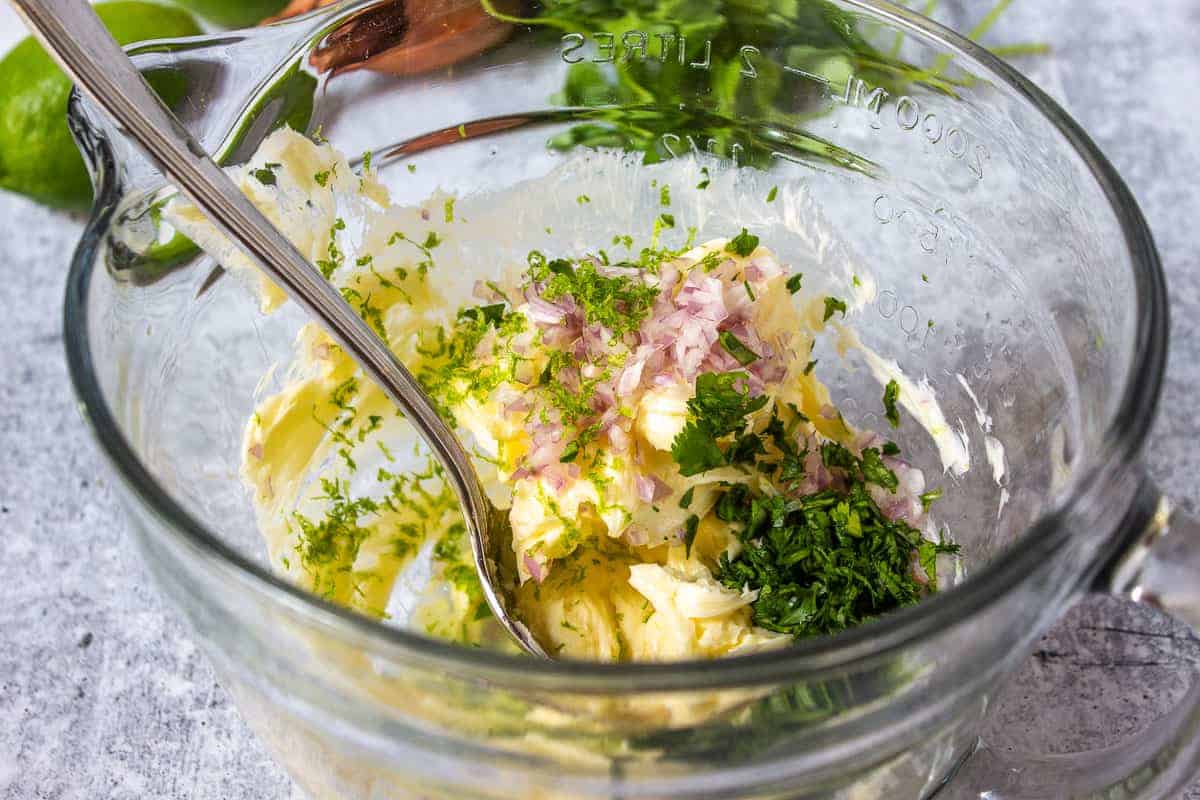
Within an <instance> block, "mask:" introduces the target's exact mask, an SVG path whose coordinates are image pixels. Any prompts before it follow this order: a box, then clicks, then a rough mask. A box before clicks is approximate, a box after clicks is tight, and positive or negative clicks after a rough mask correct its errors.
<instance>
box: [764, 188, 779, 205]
mask: <svg viewBox="0 0 1200 800" xmlns="http://www.w3.org/2000/svg"><path fill="white" fill-rule="evenodd" d="M778 194H779V187H778V186H772V187H771V191H769V192H767V202H768V203H774V202H775V196H776V195H778Z"/></svg>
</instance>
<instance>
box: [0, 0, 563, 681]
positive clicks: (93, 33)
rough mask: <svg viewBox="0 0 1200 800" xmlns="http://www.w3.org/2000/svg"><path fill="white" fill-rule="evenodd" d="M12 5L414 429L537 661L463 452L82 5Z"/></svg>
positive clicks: (395, 364) (499, 599) (73, 1)
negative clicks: (451, 492)
mask: <svg viewBox="0 0 1200 800" xmlns="http://www.w3.org/2000/svg"><path fill="white" fill-rule="evenodd" d="M14 5H15V6H16V8H17V10H18V11H19V12H20V13H21V15H22V16H23V17H24V18H25V21H26V23H27V24H28V26H29V28H30V29H31V30H32V31H33V32H34V34H35V35H36V36H37V37H38V39H40V40H41V42H42V44H43V45H45V47H46V50H47V51H49V52H50V53H51V54H52V55H53V56H54V57H55V59H56V60H57V61H58V63H59V64H61V65H62V67H63V69H64V70H65V71H66V73H67V74H68V75H69V76H71V78H72V79H73V80H74V81H75V83H76V84H77V85H78V86H79V87H80V88H82V89H83V90H84V91H85V92H87V94H88V95H89V96H91V98H92V99H93V100H95V101H96V103H97V104H99V105H100V107H101V108H103V109H104V110H105V111H106V112H107V113H108V114H109V115H111V116H112V117H113V119H115V120H116V121H117V122H118V123H119V124H120V125H121V126H122V127H123V128H124V129H125V133H126V135H128V136H129V137H130V138H131V139H133V140H134V141H136V142H137V143H138V144H139V145H141V147H142V149H143V150H144V151H145V153H146V155H147V156H149V157H150V159H151V160H152V161H153V162H154V163H155V164H156V165H157V166H158V167H159V169H161V170H162V172H163V174H164V175H166V176H167V177H168V178H170V179H171V180H172V181H174V182H175V184H176V185H177V186H179V188H180V189H181V190H182V191H183V192H184V193H185V194H187V195H188V197H190V198H191V199H192V201H193V202H194V203H195V204H196V206H197V207H198V208H199V209H200V210H201V211H203V212H204V213H205V214H206V215H207V217H208V219H209V220H211V221H212V222H213V224H215V225H216V226H217V227H218V228H219V229H220V230H221V231H222V232H223V233H224V234H225V235H226V236H228V237H229V238H230V240H232V241H233V242H235V243H237V244H238V245H239V246H240V247H241V249H242V250H243V251H244V252H245V253H246V254H247V255H248V256H250V257H251V258H252V259H253V260H254V261H255V263H257V264H258V266H259V267H261V268H262V269H263V271H264V272H266V273H267V275H269V276H270V277H271V279H272V280H273V281H274V282H275V284H276V285H277V286H279V287H280V288H281V289H282V290H283V291H284V292H285V293H286V294H287V296H288V297H289V298H291V299H292V300H293V301H295V302H296V303H297V304H299V305H300V307H301V308H303V309H304V310H305V311H307V312H308V314H309V316H311V317H312V318H313V319H314V320H316V321H317V322H318V323H319V324H320V325H321V326H322V327H323V328H324V329H325V331H326V332H328V333H329V335H330V336H331V337H333V339H334V340H335V341H336V342H337V343H338V344H339V345H341V346H342V347H343V348H344V349H345V351H346V352H347V353H348V354H349V355H350V357H351V358H353V359H354V360H355V362H356V363H357V364H358V365H359V366H360V367H361V368H362V370H363V372H365V373H366V374H367V375H368V376H369V377H370V378H371V379H372V380H373V381H375V383H377V384H378V385H379V386H380V387H381V388H382V389H383V390H384V392H386V393H387V395H388V397H389V398H390V399H391V400H392V402H394V403H395V404H396V405H397V406H399V407H400V409H401V410H402V411H403V412H404V414H405V416H406V417H407V418H408V419H409V420H410V421H411V422H412V424H413V425H415V426H416V428H417V430H418V431H419V432H420V433H421V435H422V436H423V437H424V439H425V441H426V443H427V444H428V445H429V447H430V448H431V449H432V450H433V454H434V456H436V457H437V459H438V461H439V462H441V465H442V467H443V468H444V469H445V471H446V474H447V475H448V476H449V480H450V483H451V485H452V486H453V487H454V491H455V492H456V493H457V495H458V499H459V502H460V503H461V504H462V507H463V510H464V514H465V516H466V521H467V530H468V531H469V532H470V536H471V550H472V553H473V554H474V557H475V566H476V569H477V570H478V571H479V577H480V580H481V582H482V584H483V593H484V596H485V597H486V598H487V602H488V605H489V606H491V609H492V612H493V613H494V614H495V615H496V618H497V619H499V620H500V622H501V623H503V625H504V627H505V628H507V629H508V631H509V633H511V634H512V635H513V638H515V639H516V640H517V642H518V643H520V645H521V646H522V647H523V648H525V650H527V651H529V652H530V653H532V654H534V655H539V656H543V657H545V656H546V652H545V650H543V649H542V647H541V646H540V645H539V644H538V642H537V640H536V639H535V638H534V636H533V634H532V633H531V632H530V631H529V629H528V628H527V627H526V626H525V625H524V624H523V623H522V622H521V621H520V620H519V619H517V617H516V615H515V611H513V609H514V608H515V604H514V602H513V594H512V587H513V586H514V582H513V580H512V579H511V577H510V576H508V575H506V574H502V564H504V563H505V560H504V559H503V558H501V556H502V555H503V550H502V548H504V547H506V544H505V543H506V542H508V541H509V527H508V516H507V514H505V513H504V512H502V511H500V510H498V509H497V508H496V507H495V506H494V505H493V504H492V502H491V501H490V500H489V499H488V496H487V494H486V493H485V492H484V490H483V486H482V484H481V483H480V481H479V476H478V475H477V474H476V472H475V468H474V466H472V464H471V461H470V459H469V457H468V456H467V452H466V450H464V449H463V446H462V443H461V442H459V440H458V438H457V437H456V436H455V435H454V433H453V432H452V431H451V430H450V429H449V428H448V427H446V424H445V423H444V422H443V421H442V419H441V417H440V416H438V413H437V411H436V410H435V409H434V406H433V404H432V403H431V402H430V400H429V398H428V397H427V396H426V395H425V393H424V391H422V389H421V387H420V385H419V384H418V383H417V381H416V379H415V378H413V376H412V374H411V373H410V372H409V371H408V370H407V369H405V368H404V366H403V365H402V364H401V363H400V362H399V361H398V360H397V359H396V356H395V355H394V354H393V353H392V351H391V350H389V349H388V347H387V345H385V344H384V343H383V341H381V340H380V339H379V337H377V336H376V335H375V334H374V332H372V331H371V329H370V328H369V327H367V325H366V323H365V322H363V320H362V319H361V318H360V317H359V316H358V314H356V313H355V312H354V311H353V310H352V309H351V308H350V306H349V305H347V304H346V302H345V301H344V300H343V299H342V297H341V295H339V294H338V292H337V290H336V289H334V288H333V286H331V285H330V284H329V283H328V282H326V281H325V280H324V279H323V278H322V277H321V275H320V273H319V272H318V271H317V270H316V268H315V267H313V266H312V265H311V264H310V263H309V262H308V259H306V258H305V257H304V256H303V255H301V254H300V252H299V251H298V250H296V248H295V247H293V246H292V244H291V243H290V242H288V240H287V239H285V238H284V236H283V235H282V234H281V233H280V232H279V230H278V229H276V228H275V226H274V225H272V224H271V222H270V221H269V220H268V219H267V218H266V217H264V216H263V215H262V214H261V213H260V212H259V210H258V209H257V208H256V207H255V206H254V204H253V203H251V202H250V201H249V200H248V199H247V198H246V197H245V195H243V194H242V192H241V191H240V190H239V189H238V188H237V186H236V185H234V183H233V181H232V180H231V179H230V178H229V177H228V176H227V175H226V174H225V173H224V172H223V171H222V170H221V168H220V167H219V166H217V164H216V162H214V161H213V160H212V159H211V158H210V157H209V155H208V154H207V153H206V152H205V151H204V149H203V148H201V147H200V145H199V144H198V143H197V142H196V141H195V140H194V139H193V138H192V136H191V135H190V134H189V133H188V132H187V130H185V129H184V127H183V125H182V124H180V122H179V120H177V119H176V118H175V116H174V115H173V114H172V113H171V112H170V110H169V109H167V107H166V106H164V105H163V104H162V102H161V101H160V100H159V99H158V97H157V96H156V95H155V94H154V92H153V90H152V89H151V88H150V86H149V85H148V84H147V83H146V81H145V79H143V78H142V75H141V73H140V72H138V71H137V69H136V68H135V67H134V65H133V63H132V62H131V61H130V60H129V58H128V57H127V56H126V55H125V53H124V51H122V50H121V47H120V45H118V44H117V43H116V41H114V40H113V38H112V36H111V35H109V33H108V30H107V29H106V28H105V27H104V25H103V24H102V23H101V22H100V19H99V18H98V17H97V16H96V14H95V12H93V11H92V9H91V6H89V5H88V3H87V2H86V0H14ZM503 572H505V573H507V572H508V570H503Z"/></svg>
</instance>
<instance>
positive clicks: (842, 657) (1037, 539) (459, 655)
mask: <svg viewBox="0 0 1200 800" xmlns="http://www.w3.org/2000/svg"><path fill="white" fill-rule="evenodd" d="M838 2H841V3H843V4H844V5H846V6H848V7H850V8H851V9H853V10H856V11H858V12H861V13H863V14H864V15H866V16H869V17H873V18H876V19H879V20H881V21H884V22H887V23H889V24H891V25H894V26H898V27H900V28H901V29H907V31H908V32H909V33H911V34H916V35H918V36H920V37H922V38H924V39H926V40H933V41H935V42H936V43H937V44H938V45H939V46H940V47H943V48H945V49H946V50H947V51H948V52H951V53H953V54H955V55H956V56H958V57H962V58H966V59H968V60H970V61H971V62H974V63H975V64H976V65H978V66H979V67H981V68H982V70H983V71H985V72H987V73H990V77H991V78H993V79H995V80H998V81H999V82H1001V83H1002V84H1004V85H1005V86H1006V87H1007V88H1008V89H1010V90H1012V91H1014V92H1016V94H1017V95H1018V96H1019V97H1020V98H1021V99H1022V100H1023V101H1025V102H1027V103H1029V104H1030V105H1031V106H1032V107H1033V108H1034V109H1035V110H1036V111H1037V112H1038V113H1040V114H1041V115H1042V116H1043V117H1044V118H1045V119H1046V120H1047V121H1048V122H1049V123H1050V124H1051V125H1053V127H1054V129H1055V131H1056V132H1057V133H1058V135H1060V136H1062V137H1063V139H1064V140H1065V142H1066V143H1067V144H1068V145H1069V146H1070V147H1071V148H1072V149H1073V150H1074V152H1075V153H1076V154H1077V155H1078V156H1079V157H1080V159H1081V160H1082V161H1083V162H1084V164H1085V165H1086V166H1087V168H1088V170H1089V171H1090V173H1091V175H1092V178H1093V179H1094V180H1095V181H1096V182H1097V184H1098V185H1099V186H1100V188H1101V189H1102V190H1103V191H1104V193H1105V196H1106V197H1107V199H1108V202H1109V205H1110V207H1111V209H1112V211H1113V213H1114V215H1115V216H1116V218H1117V219H1118V221H1119V223H1120V226H1121V233H1122V236H1123V240H1124V243H1125V246H1126V248H1127V251H1128V254H1129V257H1130V260H1131V262H1132V265H1133V269H1134V271H1135V275H1134V281H1135V286H1136V291H1137V320H1136V328H1135V333H1134V336H1135V340H1134V342H1133V345H1134V347H1133V352H1132V354H1131V360H1132V364H1131V365H1130V367H1129V370H1128V374H1127V378H1126V384H1125V386H1124V387H1123V389H1122V392H1121V402H1120V404H1119V405H1118V407H1117V408H1116V409H1115V410H1114V411H1113V412H1112V415H1111V417H1110V419H1109V420H1108V424H1107V427H1106V428H1105V430H1104V434H1103V438H1102V440H1101V442H1100V445H1099V446H1098V447H1097V448H1096V450H1095V453H1094V454H1092V456H1091V458H1090V459H1088V461H1087V462H1085V466H1084V467H1083V469H1082V470H1081V473H1080V477H1079V478H1078V479H1077V480H1076V481H1075V482H1074V483H1073V484H1072V486H1071V487H1070V488H1069V490H1068V491H1067V492H1066V494H1065V495H1064V497H1063V498H1061V499H1060V501H1059V502H1058V503H1056V505H1055V506H1054V507H1053V508H1051V509H1049V510H1048V511H1047V512H1045V513H1043V515H1042V516H1041V517H1039V518H1038V519H1037V520H1036V521H1035V522H1034V523H1033V524H1032V525H1030V526H1029V527H1028V528H1027V530H1026V531H1025V532H1024V533H1022V534H1021V537H1020V539H1019V545H1018V546H1015V547H1013V548H1011V550H1010V552H1009V553H1008V554H1006V555H1005V556H1004V557H1002V558H998V559H995V560H994V561H993V562H991V563H989V564H987V565H986V566H985V567H983V568H982V569H981V570H980V571H979V572H978V573H976V574H975V575H973V576H972V579H971V580H970V581H967V582H965V583H964V584H962V585H960V586H957V587H954V588H952V589H950V590H948V591H945V592H941V593H939V594H937V595H935V596H934V597H931V598H929V599H927V600H925V601H923V602H921V603H919V604H917V605H916V606H911V607H908V608H904V609H901V610H899V611H896V612H893V613H891V614H888V615H887V616H886V617H884V618H882V619H879V620H876V621H874V622H872V623H869V624H867V625H863V626H859V627H857V628H854V629H851V630H848V631H845V632H843V633H840V634H838V635H837V636H833V637H818V638H814V639H809V640H803V641H800V642H797V643H796V644H795V645H794V646H793V647H791V648H788V649H786V650H778V651H770V652H764V653H757V654H752V655H745V656H736V657H732V658H727V659H718V660H705V661H698V660H692V661H679V662H667V663H645V662H642V663H621V664H610V663H598V662H583V661H570V660H537V659H530V658H529V657H527V656H523V655H522V656H517V655H508V654H504V653H501V652H497V651H492V650H484V649H479V648H466V647H462V646H461V645H457V644H454V643H451V642H444V641H441V640H438V639H433V638H431V637H426V636H424V635H422V634H419V633H416V632H412V631H407V630H404V629H401V628H396V627H392V626H388V625H384V624H383V623H381V622H378V621H376V620H373V619H370V618H368V617H365V616H362V615H360V614H356V613H354V612H352V611H350V610H348V609H346V608H343V607H340V606H337V605H334V604H332V603H330V602H328V601H326V600H323V599H321V598H319V597H317V596H315V595H312V594H310V593H308V592H306V591H305V590H303V589H301V588H299V587H297V586H295V585H293V584H291V583H290V582H288V581H286V580H285V579H284V578H282V577H281V576H279V575H276V574H274V573H272V572H271V571H270V570H269V569H267V568H265V567H263V566H261V565H259V564H256V563H254V562H253V561H251V560H250V559H248V558H246V557H245V556H243V555H241V554H240V553H238V552H236V551H235V550H233V549H232V548H231V547H229V546H228V545H226V544H225V543H224V542H223V541H222V540H221V539H220V537H218V536H217V535H216V534H214V533H213V532H211V531H209V530H208V528H206V527H205V526H204V524H203V523H202V522H201V521H200V520H199V519H197V518H195V517H194V516H192V515H191V514H190V513H189V512H188V511H187V510H185V509H184V508H183V507H182V506H181V505H180V504H179V503H177V502H176V501H175V500H174V499H173V498H172V497H171V496H170V494H169V493H168V492H167V491H166V490H165V489H163V488H162V486H160V485H159V483H158V482H157V481H156V480H155V479H154V476H153V475H152V474H151V473H150V471H149V470H148V469H147V468H146V466H145V465H144V464H143V463H142V462H141V460H140V459H139V458H138V456H137V455H136V453H135V451H134V449H133V448H132V446H131V445H130V444H129V442H128V441H127V440H126V438H125V436H124V435H123V434H122V433H121V430H120V428H119V426H118V425H117V423H116V420H115V416H114V414H113V413H112V411H111V409H110V407H109V405H108V403H107V401H106V399H105V397H104V394H103V390H102V389H101V387H100V383H99V380H98V376H97V373H96V371H95V369H94V362H93V358H92V351H91V347H90V343H89V341H88V330H89V324H88V313H87V297H88V293H89V288H90V285H91V278H92V276H93V274H94V272H95V267H96V264H97V258H96V256H97V251H98V248H99V246H100V243H101V242H102V241H103V238H104V233H105V231H106V230H107V227H108V225H109V223H110V222H111V220H112V217H113V215H114V212H115V207H116V203H117V201H118V200H119V197H118V196H117V194H118V192H119V186H118V183H119V181H118V180H117V179H116V176H117V172H118V171H117V169H116V168H115V167H116V164H115V162H114V158H113V154H112V152H111V149H109V148H110V146H109V145H108V144H107V142H105V141H104V140H103V136H97V135H96V134H95V132H94V131H91V132H89V130H87V129H88V128H89V125H88V123H87V122H86V120H84V119H83V117H84V115H83V114H82V113H81V112H80V103H79V99H78V96H77V95H73V96H72V102H71V110H70V114H69V116H70V117H71V121H72V127H73V130H74V132H75V133H76V138H77V140H79V141H80V146H81V147H82V148H83V149H85V150H87V151H88V154H89V155H90V156H91V158H92V159H93V161H94V162H95V172H96V174H97V175H98V178H97V181H96V182H97V191H96V200H95V203H94V205H93V208H92V213H91V216H90V218H89V220H88V223H87V226H86V228H85V230H84V233H83V236H82V238H81V240H80V243H79V245H78V246H77V248H76V250H75V253H74V255H73V257H72V263H71V269H70V273H69V275H68V278H67V288H66V298H65V304H64V316H63V325H64V345H65V348H66V355H67V363H68V369H69V373H70V377H71V381H72V384H73V386H74V390H75V393H76V396H77V398H78V400H79V403H80V410H81V414H82V416H83V417H84V419H85V421H86V422H87V423H88V425H89V427H90V429H91V431H92V434H93V436H94V437H95V439H96V441H97V443H98V444H99V447H100V450H101V452H102V454H103V455H104V456H105V458H106V459H107V460H108V461H109V463H110V464H111V466H112V467H113V468H114V469H115V471H116V472H117V474H118V476H119V477H120V478H121V480H122V483H123V484H124V486H125V487H126V488H127V490H128V491H129V492H130V494H131V495H132V496H133V497H136V498H137V500H138V501H139V503H141V504H142V506H143V507H144V508H145V509H148V510H149V511H150V512H151V513H152V514H153V515H154V516H155V517H157V518H158V519H159V520H160V521H162V522H163V523H165V527H166V528H167V529H169V530H170V531H172V532H173V533H174V534H175V535H176V536H177V537H178V538H179V539H180V541H181V543H182V544H184V545H185V546H186V547H187V548H188V550H189V551H190V552H191V553H192V554H194V555H195V556H196V557H197V558H200V559H202V560H203V561H204V562H206V564H207V566H209V567H210V568H212V569H214V570H216V571H218V572H220V573H223V575H224V576H225V577H226V578H229V579H231V580H233V581H234V582H236V583H238V584H240V585H242V586H243V587H245V588H246V589H247V590H249V591H252V592H255V593H258V594H262V595H265V596H266V598H267V599H268V600H269V601H270V602H273V603H275V604H277V605H279V606H281V607H282V608H284V609H286V610H287V611H289V612H291V613H292V614H294V615H298V616H300V617H301V618H303V619H304V622H305V623H306V624H312V625H314V626H319V627H323V628H327V629H329V630H331V631H332V632H333V633H334V634H335V635H337V636H341V637H349V638H351V639H353V640H354V643H355V644H356V645H357V646H360V647H362V648H363V649H365V650H368V651H370V652H373V653H374V654H376V655H378V656H381V657H387V658H395V659H397V660H400V661H404V662H408V663H411V664H414V665H417V666H423V667H427V668H431V669H436V670H440V671H443V672H446V671H448V672H450V673H455V674H463V675H468V676H472V677H475V678H485V679H486V680H488V681H492V682H495V681H511V682H512V683H513V684H517V685H521V686H523V687H528V688H537V687H543V688H553V689H557V690H561V689H564V688H567V689H570V690H573V691H579V692H593V693H602V694H606V693H613V692H621V693H629V692H651V691H653V692H661V691H688V690H698V689H704V690H711V689H717V688H724V687H730V686H747V685H761V684H766V683H775V682H779V681H783V680H792V681H794V680H796V679H798V678H799V677H801V676H807V675H814V674H817V673H821V672H825V671H828V670H831V669H834V668H844V667H845V666H846V665H848V664H850V663H852V662H856V661H861V660H865V659H874V658H878V657H881V656H885V655H886V654H888V653H890V652H893V651H895V650H897V649H899V648H902V647H904V646H906V645H908V644H910V643H912V642H914V641H917V640H921V639H924V638H926V637H929V636H931V635H932V634H935V633H937V632H938V631H941V630H944V629H946V628H949V627H951V626H952V625H954V624H956V623H958V622H960V621H962V620H964V619H966V618H967V617H969V616H970V615H971V614H973V613H975V612H977V611H979V610H981V609H983V608H985V607H987V606H989V605H992V604H994V603H997V602H1000V601H1001V600H1002V599H1003V598H1004V597H1005V595H1006V592H1007V591H1008V590H1009V589H1011V588H1012V587H1013V586H1015V585H1018V584H1020V583H1021V582H1022V581H1023V580H1024V579H1027V578H1028V577H1029V576H1030V575H1032V574H1034V573H1036V572H1037V571H1038V567H1039V565H1044V564H1046V563H1048V562H1049V561H1050V560H1051V559H1050V556H1051V555H1052V554H1054V553H1055V552H1057V551H1058V550H1059V549H1061V548H1062V547H1063V546H1064V545H1065V543H1066V541H1067V539H1068V534H1069V531H1070V528H1069V527H1068V526H1066V525H1064V524H1062V523H1063V521H1064V520H1065V519H1066V518H1067V517H1068V516H1069V515H1070V514H1071V513H1072V512H1073V511H1074V510H1075V509H1077V508H1079V507H1081V506H1084V505H1086V504H1087V503H1088V502H1089V501H1090V500H1094V499H1095V498H1096V497H1097V494H1098V493H1099V492H1102V491H1103V489H1104V487H1105V486H1106V485H1108V483H1109V482H1111V481H1113V480H1115V479H1116V478H1117V477H1119V476H1120V475H1121V474H1122V471H1123V470H1125V469H1127V468H1129V466H1130V465H1131V464H1133V463H1135V462H1136V458H1137V456H1138V453H1139V450H1140V447H1141V444H1142V442H1143V441H1144V440H1145V438H1146V435H1147V434H1148V432H1149V430H1150V427H1151V425H1152V424H1153V421H1154V414H1155V410H1156V408H1157V404H1158V399H1159V394H1160V390H1161V385H1162V381H1163V373H1164V370H1165V365H1166V355H1167V337H1168V306H1167V296H1166V279H1165V276H1164V274H1163V271H1162V266H1161V262H1160V259H1159V256H1158V253H1157V250H1156V248H1155V245H1154V241H1153V238H1152V236H1151V232H1150V230H1149V227H1148V225H1147V223H1146V220H1145V218H1144V216H1143V214H1142V212H1141V210H1140V209H1139V208H1138V205H1137V203H1136V201H1135V199H1134V197H1133V195H1132V193H1131V192H1130V191H1129V189H1128V187H1127V186H1126V185H1125V183H1124V181H1123V180H1122V179H1121V177H1120V176H1119V175H1118V174H1117V172H1116V170H1115V169H1114V168H1113V166H1112V165H1111V164H1110V163H1109V161H1108V160H1107V159H1106V158H1105V157H1104V155H1103V154H1102V153H1101V152H1100V151H1099V149H1098V148H1097V147H1096V145H1095V144H1094V143H1093V142H1092V140H1091V138H1090V137H1089V136H1088V135H1087V134H1086V133H1085V132H1084V131H1083V130H1082V129H1081V128H1080V126H1079V125H1078V123H1076V122H1075V121H1074V120H1073V119H1072V118H1071V117H1070V116H1069V115H1068V114H1067V113H1066V112H1065V111H1064V110H1063V109H1062V108H1061V107H1060V106H1059V105H1058V104H1057V103H1056V102H1055V101H1054V100H1052V99H1051V98H1050V97H1048V96H1047V95H1046V94H1045V93H1044V92H1042V91H1041V90H1040V89H1039V88H1037V87H1036V86H1035V85H1034V84H1033V83H1031V82H1030V81H1029V80H1028V79H1026V78H1025V77H1024V76H1022V75H1021V74H1020V73H1018V72H1017V71H1016V70H1015V69H1013V68H1012V67H1010V66H1009V65H1008V64H1007V63H1005V62H1004V61H1002V60H1001V59H999V58H998V57H996V56H994V55H992V54H991V53H990V52H988V51H987V50H986V49H984V48H983V47H982V46H980V45H977V44H975V43H974V42H971V41H970V40H968V39H966V38H965V37H962V36H960V35H959V34H957V33H955V32H953V31H951V30H950V29H948V28H946V27H944V26H943V25H941V24H939V23H937V22H934V21H933V20H930V19H927V18H925V17H923V16H920V15H919V14H917V13H915V12H913V11H910V10H908V9H906V8H902V7H899V6H896V5H893V4H892V3H890V2H887V1H886V0H838ZM1119 533H1120V531H1119V529H1118V530H1116V531H1114V533H1113V534H1112V536H1113V537H1114V538H1115V537H1117V536H1118V535H1119Z"/></svg>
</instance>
